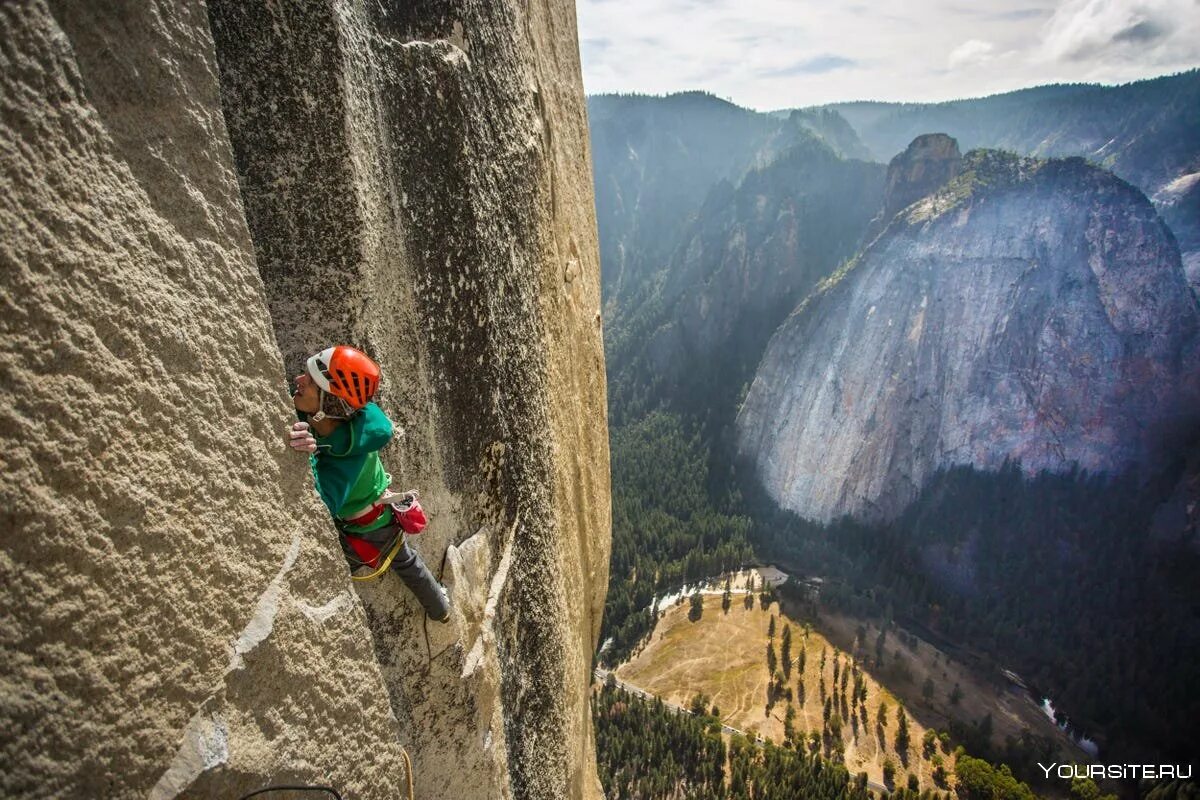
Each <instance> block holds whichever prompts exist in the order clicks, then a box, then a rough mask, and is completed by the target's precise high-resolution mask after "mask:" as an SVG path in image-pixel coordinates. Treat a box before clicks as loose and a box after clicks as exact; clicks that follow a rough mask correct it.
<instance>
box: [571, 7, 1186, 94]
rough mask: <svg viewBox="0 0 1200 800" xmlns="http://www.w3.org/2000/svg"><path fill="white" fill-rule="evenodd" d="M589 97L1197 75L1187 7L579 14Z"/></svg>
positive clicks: (930, 90) (995, 85) (945, 90)
mask: <svg viewBox="0 0 1200 800" xmlns="http://www.w3.org/2000/svg"><path fill="white" fill-rule="evenodd" d="M578 13H579V40H580V48H581V51H582V56H583V83H584V89H585V91H586V92H588V93H589V94H600V93H607V92H642V93H649V94H664V93H669V92H677V91H684V90H688V89H704V90H707V91H710V92H712V93H714V94H716V95H718V96H720V97H725V98H727V99H730V100H732V101H733V102H735V103H737V104H739V105H742V106H746V107H749V108H755V109H759V110H767V109H772V108H785V107H792V106H806V105H815V104H820V103H829V102H835V101H844V100H913V101H924V102H929V101H938V100H951V99H954V98H960V97H974V96H979V95H985V94H993V93H996V92H1003V91H1009V90H1012V89H1019V88H1023V87H1026V86H1032V85H1036V84H1045V83H1056V82H1078V81H1085V82H1101V83H1122V82H1126V81H1131V80H1137V79H1139V78H1146V77H1151V76H1154V75H1162V74H1165V73H1169V72H1173V71H1177V70H1183V69H1187V68H1190V67H1193V66H1195V65H1196V64H1197V63H1200V2H1198V0H1061V2H1037V0H1034V1H1033V2H1022V3H1005V2H998V0H982V1H981V2H973V3H968V2H935V1H934V0H923V1H922V2H904V3H902V2H894V0H892V1H890V2H878V3H850V4H840V3H817V2H812V1H811V0H803V1H802V2H790V1H789V0H764V1H763V2H755V3H737V2H734V1H733V0H644V1H642V2H637V3H634V2H630V1H629V0H581V2H580V3H579V5H578Z"/></svg>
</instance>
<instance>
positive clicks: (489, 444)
mask: <svg viewBox="0 0 1200 800" xmlns="http://www.w3.org/2000/svg"><path fill="white" fill-rule="evenodd" d="M209 14H210V17H211V20H212V28H213V33H214V38H215V40H216V45H217V53H218V59H219V63H220V72H221V90H222V100H223V105H224V109H225V118H226V120H227V122H228V125H229V128H230V135H231V139H232V141H233V147H234V153H235V157H236V162H237V166H238V173H239V178H240V181H241V193H242V197H243V199H244V202H245V206H246V215H247V219H248V221H249V225H250V230H251V234H252V236H253V239H254V246H255V250H256V253H257V257H258V263H259V268H260V271H261V272H262V275H263V277H264V280H265V284H266V292H267V299H268V303H269V305H270V307H271V313H272V317H273V319H274V323H275V327H276V332H277V336H278V339H279V344H280V348H281V349H282V351H283V354H284V358H285V361H287V362H288V363H290V364H296V365H298V363H299V361H300V359H301V358H302V357H303V356H304V355H305V354H306V353H309V352H312V351H313V349H314V348H316V347H318V346H320V345H321V344H322V343H323V342H327V341H330V340H335V339H340V340H349V341H351V342H355V343H358V344H360V345H362V346H363V347H365V348H366V349H367V350H368V352H371V353H373V354H374V355H376V356H377V357H378V358H379V360H380V361H381V363H382V367H383V370H384V386H383V392H384V394H383V398H382V401H381V402H382V404H383V406H384V408H385V409H386V410H387V411H388V413H389V414H390V415H391V416H392V417H393V419H396V420H398V421H399V422H400V423H401V424H402V425H403V426H404V427H405V429H406V430H407V435H406V436H405V437H404V438H403V440H400V441H398V442H397V443H396V444H395V445H394V446H393V447H392V449H391V450H390V451H389V452H388V453H387V454H386V455H385V460H386V462H387V464H388V466H389V468H390V469H391V472H392V475H393V476H395V481H396V483H397V484H398V485H400V486H401V487H410V486H415V487H416V488H418V489H420V490H421V492H422V497H423V498H424V501H425V503H426V505H427V506H428V507H429V508H430V509H431V510H432V512H433V518H432V521H431V523H430V526H429V528H428V529H427V530H426V531H425V532H424V533H423V534H422V535H421V537H420V539H419V541H418V543H417V545H418V547H419V549H420V551H421V552H422V553H423V555H424V557H425V559H426V561H427V562H428V563H430V565H431V566H432V567H433V568H434V570H435V571H438V572H440V573H441V574H442V575H443V576H444V577H445V579H446V581H447V582H448V583H450V584H452V593H453V598H454V603H455V605H456V607H457V609H458V611H457V614H456V619H455V624H454V625H453V626H450V628H448V629H446V628H442V627H440V626H435V625H432V624H431V625H429V626H426V625H425V624H424V622H423V619H422V616H421V615H420V613H419V609H418V607H417V604H416V603H415V601H414V600H413V599H412V598H411V597H410V596H409V595H408V593H407V592H406V590H405V589H404V588H403V586H402V585H401V584H400V582H399V581H398V580H397V579H394V578H393V577H390V576H389V577H388V579H387V580H384V581H381V582H379V583H378V584H373V585H370V586H368V587H367V588H365V589H363V590H362V592H361V594H362V597H363V600H364V602H365V604H366V607H367V611H368V616H369V617H370V620H371V627H372V632H373V634H374V638H375V647H376V649H377V650H378V652H379V654H380V661H381V663H382V665H383V670H384V677H385V680H386V682H387V686H388V692H389V697H390V699H391V704H392V708H393V711H394V713H395V714H396V717H397V719H398V720H399V723H400V730H401V737H402V739H403V741H404V742H405V743H406V746H407V747H408V748H409V752H410V753H411V754H412V756H413V766H414V771H415V774H416V788H417V794H418V795H420V796H424V797H487V798H493V797H510V796H511V797H520V798H556V799H557V798H584V797H599V795H600V787H599V782H598V780H597V777H596V771H595V757H594V746H593V744H592V732H591V721H590V716H589V711H588V686H589V683H590V669H591V654H592V652H593V650H594V648H595V645H596V637H597V635H598V632H599V623H600V617H601V610H602V606H603V599H604V595H605V591H606V589H607V583H608V554H609V524H610V523H609V513H610V512H609V508H610V501H609V491H608V480H609V478H608V446H607V429H606V424H605V408H604V393H605V382H604V363H603V355H602V349H601V324H600V315H599V310H600V296H599V291H600V287H599V261H598V257H597V244H596V229H595V219H594V212H593V205H592V193H591V174H590V168H589V163H590V162H589V154H588V140H587V127H586V111H585V106H584V99H583V93H582V87H581V78H580V69H579V62H578V50H577V45H576V39H575V36H576V33H575V32H576V23H575V18H574V13H573V9H572V8H571V7H570V5H569V4H566V3H562V2H553V3H549V4H533V5H531V6H529V7H526V6H525V5H524V4H519V3H516V2H500V3H488V4H483V5H476V4H467V3H450V4H445V3H438V4H433V3H416V4H412V3H383V4H380V3H374V2H371V3H356V2H346V3H333V4H329V5H326V4H306V5H303V6H302V7H291V6H289V7H287V8H283V7H280V6H278V5H276V4H273V3H266V2H251V3H247V2H233V1H232V0H230V2H213V3H211V4H210V6H209Z"/></svg>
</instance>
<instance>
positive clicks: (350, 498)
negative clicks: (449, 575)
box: [288, 345, 450, 622]
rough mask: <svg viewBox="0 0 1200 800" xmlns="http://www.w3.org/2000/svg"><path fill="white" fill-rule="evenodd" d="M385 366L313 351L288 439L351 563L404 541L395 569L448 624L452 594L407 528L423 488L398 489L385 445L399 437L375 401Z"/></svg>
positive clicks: (344, 350) (343, 353) (370, 559)
mask: <svg viewBox="0 0 1200 800" xmlns="http://www.w3.org/2000/svg"><path fill="white" fill-rule="evenodd" d="M379 377H380V373H379V366H378V365H377V364H376V363H375V362H374V361H372V360H371V359H370V358H368V357H367V355H366V354H365V353H363V352H361V351H359V350H356V349H354V348H353V347H348V346H345V345H338V346H336V347H328V348H326V349H324V350H322V351H321V352H319V353H317V354H316V355H314V356H311V357H310V358H309V359H308V361H307V363H306V365H305V371H304V373H303V374H300V375H297V376H296V379H295V392H294V394H293V395H292V402H293V403H294V404H295V406H296V415H297V416H298V417H299V418H300V421H299V422H295V423H293V424H292V426H291V428H290V429H289V431H288V434H289V436H288V444H289V445H290V446H291V447H292V449H294V450H298V451H300V452H304V453H308V454H309V461H310V462H311V465H312V471H313V477H314V478H315V479H316V484H317V493H318V494H319V495H320V496H321V500H322V501H324V503H325V505H326V507H327V508H328V509H329V513H330V514H332V515H333V519H334V523H335V524H336V525H337V528H338V531H339V532H340V533H341V541H342V549H343V550H344V551H345V553H346V559H347V560H348V561H349V562H350V566H351V569H357V568H358V567H361V566H364V565H366V566H370V567H375V566H376V565H377V564H379V563H380V561H381V559H384V558H385V554H386V553H389V552H390V549H391V548H392V547H393V546H398V547H399V550H398V551H397V552H396V553H395V555H394V557H393V559H392V564H391V569H392V570H393V571H395V572H396V574H398V575H399V576H400V578H401V580H403V581H404V583H405V584H406V585H407V586H408V588H409V589H411V590H412V593H413V594H414V595H416V597H417V599H418V600H419V601H420V602H421V605H422V606H423V607H424V608H425V612H426V613H427V614H429V616H430V618H431V619H434V620H436V621H438V622H448V621H449V619H450V599H449V596H448V594H447V593H446V589H445V587H443V586H442V585H441V584H440V583H439V582H438V580H437V579H436V578H434V577H433V574H432V573H431V572H430V571H429V568H428V567H426V566H425V562H424V561H422V560H421V556H420V554H418V553H417V552H416V551H415V550H413V549H412V548H411V547H410V546H409V544H408V542H407V540H406V538H405V535H404V531H403V530H402V528H401V521H402V517H401V515H404V514H406V513H407V512H409V511H410V509H411V507H412V505H413V503H414V502H415V500H416V494H415V492H407V493H405V494H403V495H396V494H393V493H392V492H391V490H390V489H389V488H388V484H389V483H390V482H391V476H390V475H388V474H387V472H385V471H384V469H383V463H382V462H381V461H380V459H379V451H380V449H382V448H383V447H384V446H385V445H386V444H387V443H388V442H389V441H391V438H392V423H391V420H389V419H388V418H387V415H386V414H384V413H383V409H381V408H380V407H379V406H377V405H376V404H375V403H373V402H371V399H372V398H373V397H374V396H375V392H376V390H377V389H378V388H379Z"/></svg>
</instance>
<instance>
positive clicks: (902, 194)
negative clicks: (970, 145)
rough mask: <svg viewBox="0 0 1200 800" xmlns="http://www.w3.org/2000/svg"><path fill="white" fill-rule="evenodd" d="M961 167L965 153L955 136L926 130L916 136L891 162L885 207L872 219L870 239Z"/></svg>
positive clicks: (884, 201)
mask: <svg viewBox="0 0 1200 800" xmlns="http://www.w3.org/2000/svg"><path fill="white" fill-rule="evenodd" d="M961 171H962V153H960V152H959V150H958V142H956V141H954V139H952V138H950V137H949V136H947V135H946V134H944V133H926V134H923V135H921V136H918V137H917V138H916V139H913V140H912V143H911V144H909V146H908V147H906V148H905V149H904V151H903V152H901V153H899V154H897V155H896V156H895V157H894V158H893V159H892V160H891V161H890V162H889V163H888V171H887V181H886V184H885V186H884V200H883V210H882V211H880V212H879V216H878V217H876V219H875V220H874V221H873V222H872V225H871V228H872V230H871V231H870V232H869V233H868V234H867V238H868V240H869V239H871V238H874V235H875V234H878V233H879V232H880V231H881V230H882V229H883V228H884V227H886V226H887V223H888V222H889V221H890V220H891V219H892V217H894V216H896V212H898V211H900V210H901V209H903V208H906V207H907V206H909V205H911V204H912V203H914V202H916V201H917V200H920V199H921V198H922V197H925V196H926V195H930V194H933V193H934V192H935V191H937V190H938V189H940V188H942V186H944V185H946V183H947V182H949V181H950V180H951V179H953V178H954V177H955V176H957V175H958V173H959V172H961Z"/></svg>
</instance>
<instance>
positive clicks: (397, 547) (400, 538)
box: [350, 530, 404, 582]
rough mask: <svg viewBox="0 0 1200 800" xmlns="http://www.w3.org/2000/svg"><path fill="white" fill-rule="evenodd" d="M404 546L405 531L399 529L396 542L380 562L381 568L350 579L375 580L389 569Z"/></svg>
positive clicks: (360, 580)
mask: <svg viewBox="0 0 1200 800" xmlns="http://www.w3.org/2000/svg"><path fill="white" fill-rule="evenodd" d="M403 548H404V531H403V530H397V531H396V539H395V543H394V544H393V545H392V546H391V548H390V549H389V550H388V553H387V555H386V556H385V557H384V559H383V561H382V562H380V564H379V569H377V570H375V571H374V572H372V573H371V574H370V575H351V576H350V580H352V581H359V582H362V581H373V580H375V579H376V578H378V577H379V576H380V575H382V574H383V573H385V572H387V571H388V567H390V566H392V561H393V559H395V558H396V554H397V553H399V552H400V551H401V550H402V549H403Z"/></svg>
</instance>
